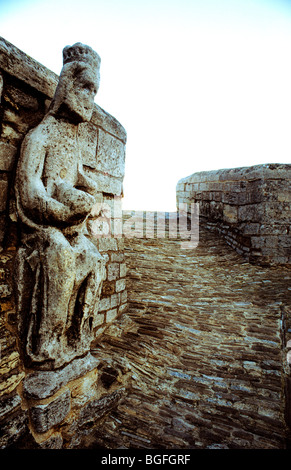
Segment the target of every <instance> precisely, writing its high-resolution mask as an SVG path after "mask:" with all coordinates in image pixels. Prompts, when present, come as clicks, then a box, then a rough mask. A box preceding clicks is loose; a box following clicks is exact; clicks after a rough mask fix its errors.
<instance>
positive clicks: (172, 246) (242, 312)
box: [95, 228, 291, 449]
mask: <svg viewBox="0 0 291 470" xmlns="http://www.w3.org/2000/svg"><path fill="white" fill-rule="evenodd" d="M125 248H126V259H127V264H128V285H127V289H128V293H129V310H128V312H127V314H125V315H124V317H123V319H122V320H121V321H120V322H116V324H115V325H113V326H112V327H111V328H109V330H108V331H107V332H106V334H105V335H104V337H103V339H102V343H101V344H100V345H99V347H100V348H101V350H102V351H104V354H106V355H107V354H108V356H110V355H111V357H112V355H114V357H115V358H117V357H118V358H119V359H118V361H119V363H120V365H121V366H122V367H124V368H127V369H130V370H131V372H132V384H131V389H130V392H129V394H128V396H127V397H126V398H125V399H124V401H123V402H122V403H121V404H120V405H119V407H118V408H117V409H116V410H115V411H114V412H113V413H111V415H110V416H108V418H107V420H106V421H105V422H104V424H103V426H102V427H101V428H100V429H99V432H97V434H96V436H95V438H96V441H95V444H96V443H99V445H101V446H108V447H109V448H110V447H111V448H116V447H125V448H129V447H130V448H181V449H182V448H216V447H218V448H230V449H231V448H250V449H251V448H270V449H271V448H275V449H278V448H284V447H285V426H284V380H283V374H284V370H283V365H284V361H285V359H284V353H283V352H282V351H283V348H284V344H282V341H284V340H283V339H282V326H284V325H285V324H286V322H288V318H287V314H288V308H290V296H291V290H290V286H291V283H290V278H291V271H290V269H289V270H288V269H287V268H265V267H258V266H253V265H250V264H248V263H246V262H245V261H244V260H243V259H242V258H241V257H240V256H239V255H237V254H236V253H235V252H234V251H233V250H232V249H230V248H229V247H228V246H227V245H226V244H225V242H224V241H223V240H222V239H220V238H218V237H217V236H215V235H214V234H212V233H210V232H208V231H205V230H203V229H202V228H201V229H200V243H199V245H198V247H197V248H196V249H192V250H184V249H181V243H180V241H179V240H172V239H159V240H157V239H142V240H141V239H126V240H125ZM288 305H289V307H288ZM287 326H288V325H287Z"/></svg>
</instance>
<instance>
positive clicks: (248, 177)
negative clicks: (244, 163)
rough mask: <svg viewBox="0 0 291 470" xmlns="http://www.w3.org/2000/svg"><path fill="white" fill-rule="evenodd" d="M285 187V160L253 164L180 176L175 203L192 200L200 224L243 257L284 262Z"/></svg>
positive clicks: (289, 177) (289, 176) (290, 252)
mask: <svg viewBox="0 0 291 470" xmlns="http://www.w3.org/2000/svg"><path fill="white" fill-rule="evenodd" d="M290 192H291V165H288V164H284V165H283V164H266V165H256V166H253V167H245V168H234V169H228V170H217V171H209V172H200V173H194V174H193V175H191V176H189V177H187V178H183V179H182V180H180V181H179V182H178V184H177V205H179V204H188V207H190V205H191V203H195V202H198V203H199V207H200V221H201V223H204V224H205V226H206V227H207V228H209V229H210V230H213V231H215V232H216V233H220V234H222V235H223V236H224V238H225V240H226V241H227V243H228V244H229V245H230V246H232V248H234V249H235V250H236V251H237V252H238V253H240V254H242V253H243V254H244V256H245V258H246V259H247V260H248V261H250V262H252V263H256V264H261V265H264V264H265V265H276V264H290V263H291V257H290V256H291V239H290V237H289V238H288V239H287V238H286V239H284V240H283V239H281V238H280V237H281V236H285V235H286V234H287V233H289V231H290V220H291V212H290ZM255 227H256V228H255ZM254 228H255V230H254Z"/></svg>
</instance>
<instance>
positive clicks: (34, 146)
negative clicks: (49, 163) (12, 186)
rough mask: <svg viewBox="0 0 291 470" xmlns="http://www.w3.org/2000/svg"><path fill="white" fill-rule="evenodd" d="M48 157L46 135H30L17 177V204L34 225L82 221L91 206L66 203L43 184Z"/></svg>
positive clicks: (24, 144) (24, 148)
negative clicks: (54, 195)
mask: <svg viewBox="0 0 291 470" xmlns="http://www.w3.org/2000/svg"><path fill="white" fill-rule="evenodd" d="M45 156H46V143H45V136H44V135H42V133H41V131H40V130H39V129H37V130H35V131H33V133H31V134H28V135H27V136H26V138H25V139H24V141H23V144H22V149H21V155H20V160H19V164H18V168H17V177H16V178H17V179H16V193H17V200H18V201H17V202H18V205H20V206H21V210H22V211H23V212H24V213H25V215H26V216H27V217H28V218H29V219H32V220H33V221H34V222H35V223H39V224H52V225H59V224H66V225H68V224H73V223H76V222H79V221H80V220H82V219H84V218H85V217H86V215H87V213H88V207H84V204H83V205H82V204H75V205H70V204H66V203H65V202H64V201H62V202H61V201H58V200H57V199H55V198H54V197H52V196H50V195H49V194H48V191H47V190H46V188H45V186H44V184H43V181H42V174H43V168H44V163H45ZM66 202H70V200H69V201H66Z"/></svg>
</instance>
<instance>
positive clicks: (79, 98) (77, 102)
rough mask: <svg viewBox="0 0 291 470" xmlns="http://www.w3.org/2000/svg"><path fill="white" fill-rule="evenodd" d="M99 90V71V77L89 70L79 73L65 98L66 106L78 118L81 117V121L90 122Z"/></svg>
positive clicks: (85, 69)
mask: <svg viewBox="0 0 291 470" xmlns="http://www.w3.org/2000/svg"><path fill="white" fill-rule="evenodd" d="M98 89H99V70H98V75H97V77H96V75H93V73H92V71H91V70H90V69H89V68H84V69H82V70H81V71H78V73H77V74H76V75H75V78H74V80H73V83H72V86H71V87H70V89H69V90H68V89H67V94H66V97H65V104H66V106H67V107H68V109H69V110H70V111H71V112H72V113H73V114H74V115H75V117H76V118H77V117H79V118H80V120H81V121H90V119H91V117H92V112H93V107H94V99H95V96H96V94H97V91H98Z"/></svg>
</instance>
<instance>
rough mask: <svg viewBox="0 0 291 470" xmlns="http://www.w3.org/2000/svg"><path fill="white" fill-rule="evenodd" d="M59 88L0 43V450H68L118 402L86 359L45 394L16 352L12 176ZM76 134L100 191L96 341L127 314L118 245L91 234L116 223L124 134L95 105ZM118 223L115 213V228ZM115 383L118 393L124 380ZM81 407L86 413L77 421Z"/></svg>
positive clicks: (111, 236) (91, 223)
mask: <svg viewBox="0 0 291 470" xmlns="http://www.w3.org/2000/svg"><path fill="white" fill-rule="evenodd" d="M57 83H58V77H57V76H56V75H55V74H54V73H53V72H51V71H49V70H48V69H46V68H45V67H44V66H42V65H41V64H39V63H38V62H36V61H35V60H33V59H32V58H31V57H29V56H27V55H26V54H24V53H23V52H22V51H20V50H19V49H17V48H16V47H14V46H13V45H12V44H10V43H9V42H7V41H6V40H5V39H3V38H0V99H1V102H0V428H1V432H0V448H3V447H7V446H10V445H13V444H15V442H17V441H19V439H21V436H22V435H25V436H26V440H27V435H31V436H33V439H34V440H35V443H37V444H35V445H41V446H50V447H54V446H55V447H60V446H61V445H62V444H61V442H62V441H64V443H66V445H69V446H72V447H74V445H75V444H76V442H75V441H74V439H75V437H74V436H75V435H76V434H75V433H76V429H77V428H78V426H81V427H82V426H83V427H84V426H85V428H86V422H88V421H90V420H91V419H92V417H93V419H94V416H95V418H96V419H99V418H100V417H101V416H102V415H104V413H106V410H108V409H110V408H111V407H112V406H114V404H115V403H116V401H118V399H119V398H120V396H121V395H122V392H121V391H116V390H115V389H114V390H113V391H112V389H110V393H109V392H108V387H107V388H106V387H104V386H103V385H102V380H101V378H102V374H103V372H102V370H103V368H104V367H105V368H106V367H107V365H106V364H105V363H104V362H102V361H100V360H97V359H96V358H95V359H94V358H93V357H92V356H90V355H89V356H88V357H87V358H86V359H84V360H83V362H82V364H79V366H80V367H79V370H77V371H76V370H75V369H74V367H73V369H70V368H68V369H67V370H66V373H63V375H62V374H61V375H59V374H58V373H55V372H46V373H44V374H53V376H54V379H53V381H54V383H55V387H54V389H52V390H49V391H48V390H44V389H43V388H41V387H40V383H41V379H40V377H38V378H37V377H36V376H35V375H32V376H31V373H32V372H31V371H28V370H25V369H24V367H23V363H22V360H21V357H20V354H19V351H18V347H17V335H16V334H15V329H16V325H15V300H14V296H13V272H14V268H13V261H14V256H15V253H16V249H17V246H18V239H19V234H18V220H17V214H16V209H15V197H14V178H15V168H16V164H17V160H18V157H19V152H20V146H21V143H22V140H23V138H24V136H25V135H26V134H27V132H28V131H29V130H30V129H32V128H34V127H35V126H36V125H38V124H39V122H40V121H41V120H42V118H43V116H44V115H45V113H46V112H47V110H48V107H49V104H50V102H51V99H52V97H53V95H54V92H55V88H56V85H57ZM79 131H80V132H86V134H85V135H88V151H87V155H86V161H85V162H83V163H84V169H85V171H86V172H87V173H88V174H90V176H91V178H93V179H95V180H96V181H97V182H98V185H99V193H98V195H97V203H96V206H95V207H94V208H93V210H92V214H91V217H90V218H89V220H88V227H87V228H88V236H90V238H91V240H92V241H93V242H94V243H95V244H96V246H97V248H98V249H99V251H100V253H101V254H102V255H103V256H104V257H105V259H106V272H107V278H106V280H105V281H104V283H103V289H102V296H101V300H100V308H99V313H98V319H97V321H96V331H95V336H96V338H97V337H99V336H100V335H101V334H102V333H103V331H104V330H105V329H106V327H107V326H108V325H109V324H111V323H112V322H113V321H114V320H115V319H116V318H117V317H118V316H119V315H121V314H122V313H123V312H124V311H125V310H126V307H127V292H126V285H125V273H126V268H125V263H124V254H123V240H122V238H121V237H120V236H115V233H113V231H112V230H111V231H110V232H109V233H108V234H107V236H105V237H104V236H103V235H102V236H100V233H99V232H98V231H97V230H96V226H97V224H98V223H99V222H100V220H102V217H103V215H104V212H106V211H107V212H108V210H110V208H111V207H112V204H113V202H114V203H115V205H116V206H117V207H118V208H119V211H120V218H121V199H122V192H123V189H122V184H123V177H124V160H125V144H126V132H125V130H124V128H123V127H122V126H121V124H120V123H119V122H118V121H117V120H116V119H115V118H114V117H112V116H111V115H109V114H108V113H106V112H105V111H104V110H103V109H101V108H100V107H98V106H97V105H96V106H95V110H94V113H93V117H92V120H91V122H90V123H86V124H81V126H80V129H79ZM100 210H101V212H100ZM107 215H108V214H107ZM118 217H119V216H118V212H117V215H116V214H115V221H116V226H117V225H118ZM96 221H97V222H96ZM108 367H109V366H108ZM116 374H117V375H118V373H116ZM103 375H104V374H103ZM117 375H116V376H117ZM64 377H65V378H64ZM80 378H81V379H80ZM115 379H116V377H115ZM42 380H44V379H42ZM39 381H40V382H39ZM38 382H39V383H38ZM118 383H119V389H120V390H121V389H122V387H123V385H122V380H121V379H120V380H119V382H118ZM32 384H33V387H32ZM37 384H38V386H37ZM112 393H113V395H112ZM100 400H101V401H100ZM81 405H82V407H84V409H83V410H82V413H81V415H80V416H79V413H80V407H81ZM86 407H87V408H88V407H89V408H88V410H87V413H88V416H87V417H86V416H85V414H86ZM94 410H95V411H94ZM78 416H79V424H78V426H77V425H76V420H77V419H78ZM89 416H91V417H89ZM61 423H63V424H62V427H61V428H60V426H61ZM64 423H66V425H64ZM74 426H75V428H76V429H75V428H74ZM69 428H70V429H69ZM61 429H62V431H61ZM79 431H80V430H79ZM79 434H80V433H79ZM33 439H32V440H33ZM74 443H75V444H74Z"/></svg>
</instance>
